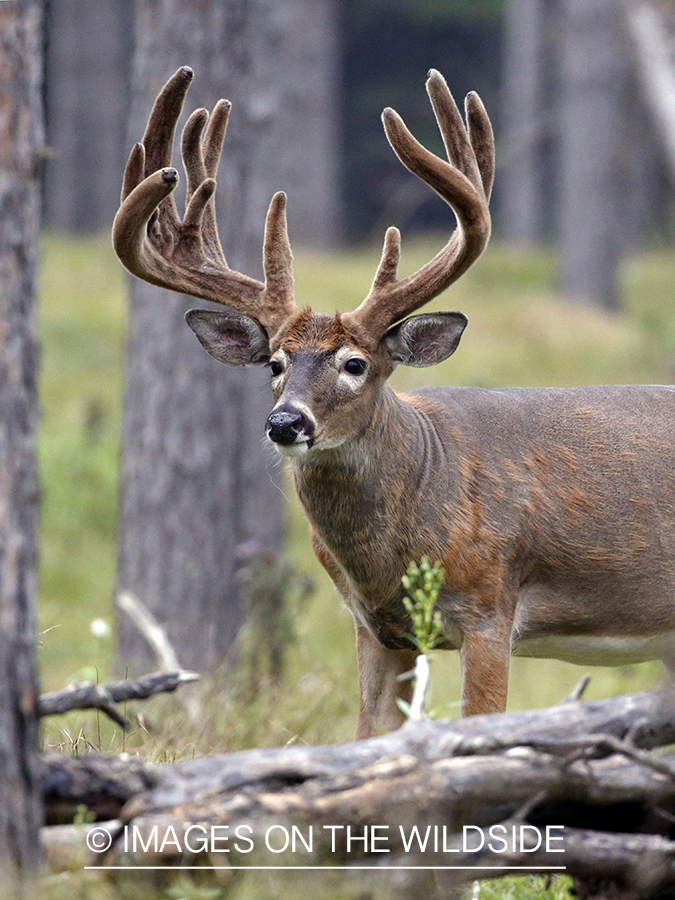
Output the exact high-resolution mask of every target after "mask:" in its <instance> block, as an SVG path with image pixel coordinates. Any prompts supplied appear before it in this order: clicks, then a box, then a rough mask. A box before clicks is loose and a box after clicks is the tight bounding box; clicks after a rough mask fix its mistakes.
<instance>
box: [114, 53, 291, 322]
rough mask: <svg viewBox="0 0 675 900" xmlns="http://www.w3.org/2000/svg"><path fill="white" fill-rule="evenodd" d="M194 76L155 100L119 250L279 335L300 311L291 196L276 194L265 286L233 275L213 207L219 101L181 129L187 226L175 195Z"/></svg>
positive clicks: (127, 260) (119, 219) (132, 173)
mask: <svg viewBox="0 0 675 900" xmlns="http://www.w3.org/2000/svg"><path fill="white" fill-rule="evenodd" d="M192 75H193V73H192V70H191V69H189V68H188V67H187V66H183V67H182V68H180V69H178V71H177V72H176V73H175V74H174V75H173V76H172V77H171V78H170V79H169V81H168V82H167V83H166V84H165V86H164V87H163V89H162V91H161V92H160V94H159V96H158V97H157V99H156V101H155V104H154V106H153V110H152V113H151V114H150V119H149V121H148V125H147V128H146V131H145V135H144V137H143V143H142V144H136V145H135V146H134V147H133V149H132V151H131V154H130V156H129V161H128V163H127V167H126V171H125V175H124V184H123V189H122V204H121V206H120V208H119V210H118V212H117V215H116V216H115V222H114V225H113V244H114V247H115V251H116V252H117V255H118V256H119V258H120V260H121V261H122V263H123V264H124V265H125V266H126V268H127V269H129V271H130V272H132V273H133V274H134V275H137V276H138V277H139V278H143V279H144V280H145V281H149V282H150V283H151V284H156V285H159V286H160V287H164V288H168V289H169V290H173V291H179V292H181V293H183V294H190V295H192V296H194V297H201V298H202V299H204V300H211V301H213V302H214V303H219V304H221V305H223V306H229V307H231V308H233V309H236V310H239V311H241V312H244V313H246V314H247V315H249V316H252V317H254V318H256V319H258V321H259V322H260V323H261V325H263V326H264V327H265V328H266V329H267V330H268V332H269V333H270V334H274V332H275V331H276V330H277V329H278V328H279V326H280V325H281V323H282V322H283V321H284V320H285V319H286V318H287V317H288V316H289V315H291V314H292V313H293V312H295V311H296V309H297V307H296V306H295V302H294V300H293V275H292V268H291V266H292V263H291V260H292V255H291V250H290V244H289V242H288V234H287V229H286V217H285V196H284V195H279V194H277V195H275V197H274V198H273V199H272V202H271V204H270V209H269V212H268V215H267V221H266V226H265V235H266V236H265V253H264V265H265V275H266V282H265V283H264V284H263V283H262V282H261V281H258V280H256V279H255V278H250V277H249V276H247V275H243V274H242V273H241V272H236V271H234V270H233V269H230V268H229V266H228V265H227V262H226V260H225V255H224V254H223V250H222V247H221V245H220V238H219V237H218V229H217V225H216V212H215V200H214V193H215V190H216V182H215V179H214V176H215V174H216V170H217V168H218V162H219V160H220V154H221V150H222V145H223V140H224V137H225V131H226V128H227V121H228V117H229V113H230V103H229V101H228V100H221V101H219V102H218V103H217V104H216V106H215V108H214V110H213V113H212V114H211V116H210V117H209V114H208V112H207V111H206V110H205V109H199V110H196V111H195V112H194V113H192V115H191V116H190V117H189V119H188V121H187V123H186V125H185V128H184V129H183V136H182V157H183V165H184V167H185V171H186V175H187V199H186V210H185V216H184V218H183V220H182V221H181V220H180V217H179V215H178V212H177V210H176V206H175V203H174V201H173V197H172V196H171V195H172V192H173V190H174V189H175V187H176V185H177V184H178V173H177V171H176V170H175V169H174V168H171V166H170V163H171V149H172V144H173V137H174V133H175V129H176V123H177V122H178V118H179V116H180V113H181V110H182V107H183V101H184V99H185V95H186V93H187V89H188V87H189V85H190V82H191V81H192ZM207 123H208V124H207ZM205 129H206V130H205ZM202 134H204V137H203V140H202Z"/></svg>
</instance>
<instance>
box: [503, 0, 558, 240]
mask: <svg viewBox="0 0 675 900" xmlns="http://www.w3.org/2000/svg"><path fill="white" fill-rule="evenodd" d="M545 5H546V4H545V0H511V2H510V3H508V5H507V10H506V38H505V60H504V70H505V71H504V123H503V133H504V137H505V143H506V152H505V155H504V160H505V161H504V162H503V164H502V165H503V174H502V178H501V181H502V185H501V188H500V191H501V194H502V197H503V200H502V214H503V220H504V234H505V236H506V237H507V238H508V239H509V240H510V241H514V242H516V243H520V244H526V245H527V244H535V243H537V242H538V241H541V238H542V227H543V190H544V186H543V179H544V168H543V165H544V161H543V137H544V132H545V129H546V127H547V117H548V114H547V112H546V109H545V100H544V81H545V71H546V59H545V53H544V49H545V43H546V41H545V34H546V29H545V24H544V16H545Z"/></svg>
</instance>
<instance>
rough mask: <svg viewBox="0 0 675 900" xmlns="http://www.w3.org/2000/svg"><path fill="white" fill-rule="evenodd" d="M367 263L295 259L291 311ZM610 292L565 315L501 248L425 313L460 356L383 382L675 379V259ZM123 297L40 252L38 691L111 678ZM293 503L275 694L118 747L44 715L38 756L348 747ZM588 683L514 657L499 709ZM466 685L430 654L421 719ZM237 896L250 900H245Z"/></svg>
mask: <svg viewBox="0 0 675 900" xmlns="http://www.w3.org/2000/svg"><path fill="white" fill-rule="evenodd" d="M439 243H440V242H438V241H436V242H434V241H432V240H426V239H425V240H420V241H417V242H415V241H413V242H411V243H410V244H409V245H408V244H406V248H405V251H404V261H403V267H402V268H403V271H404V272H405V271H409V270H411V269H412V268H416V267H417V266H419V265H420V263H421V262H423V261H425V260H426V259H427V258H429V255H430V253H431V252H434V251H435V250H436V249H437V248H438V245H439ZM378 254H379V248H369V249H366V250H361V251H358V252H350V253H344V254H336V255H327V254H319V253H316V252H307V251H305V252H300V251H298V252H297V254H296V255H297V259H296V275H297V286H298V302H299V303H300V304H301V305H305V304H306V305H310V306H312V307H314V308H315V309H322V310H326V311H329V312H332V311H334V310H335V309H343V310H344V309H349V308H353V307H354V306H356V305H357V304H358V303H359V302H360V300H361V299H362V297H363V296H364V295H365V293H366V292H367V290H368V287H369V284H370V280H371V278H372V275H373V272H374V268H375V265H376V261H377V258H378ZM621 281H622V294H623V305H624V310H625V312H624V313H623V314H622V315H609V314H606V313H603V312H601V311H598V310H595V309H591V308H588V307H585V306H583V305H575V304H572V303H570V302H567V301H565V300H563V299H562V298H561V297H560V296H559V295H557V294H556V291H555V279H554V271H553V263H552V258H551V255H550V254H548V253H546V252H543V251H542V252H524V251H520V250H519V251H516V250H514V249H513V248H509V247H506V246H501V245H499V244H497V243H495V244H493V245H492V246H491V248H490V249H489V250H488V252H487V253H486V255H485V256H484V258H483V259H481V261H480V262H479V263H478V264H477V265H476V266H475V267H474V268H473V269H472V270H471V271H470V272H469V273H468V274H467V275H466V276H465V277H464V278H462V279H461V281H460V282H458V284H457V285H455V286H454V287H453V288H452V289H451V291H450V292H449V293H448V294H447V295H446V297H445V298H444V299H442V300H438V301H435V302H434V303H433V304H432V306H431V308H436V309H441V308H445V309H459V310H462V311H463V312H465V313H466V314H467V315H468V316H469V320H470V323H469V328H468V329H467V332H466V334H465V336H464V338H463V341H462V344H461V346H460V348H459V350H458V352H457V353H456V354H455V356H453V357H452V358H451V359H450V360H448V361H447V362H446V363H443V364H442V365H440V366H437V367H436V368H433V369H423V370H417V369H399V370H398V371H397V372H396V373H395V376H394V379H393V382H394V384H395V386H396V387H397V388H398V389H401V390H405V389H410V388H414V387H417V386H421V385H433V384H458V385H468V384H476V385H481V386H486V387H491V386H504V385H560V386H562V385H577V384H600V383H631V382H636V383H640V382H647V383H649V382H651V383H654V382H665V383H668V382H672V381H674V380H675V366H674V363H673V361H674V360H675V292H674V291H673V288H672V285H673V284H675V259H674V258H673V254H672V252H671V251H669V250H663V251H652V252H649V253H645V254H642V255H640V256H636V257H634V258H631V259H629V260H627V261H626V263H625V265H624V267H623V270H622V274H621ZM124 285H125V279H124V275H123V273H122V270H121V267H120V266H119V264H118V263H117V261H116V260H115V258H114V257H113V254H112V250H111V249H110V247H109V244H108V240H107V239H106V238H88V239H77V240H75V239H69V238H64V237H63V236H57V235H49V236H47V237H46V238H45V242H44V254H43V268H42V306H41V336H42V347H43V362H42V373H41V398H42V400H41V402H42V408H43V419H42V427H41V435H40V451H39V455H40V467H41V473H42V482H43V507H42V545H41V546H42V561H41V572H40V580H41V608H40V622H41V627H42V629H53V630H49V631H47V632H46V633H45V634H44V635H43V636H42V641H43V644H44V646H43V647H42V648H41V649H40V651H39V663H40V668H41V677H42V681H43V686H44V688H45V689H55V688H57V687H60V686H62V685H63V684H65V683H66V682H67V681H69V680H72V679H73V678H82V677H93V678H100V680H105V679H106V678H107V677H108V676H109V672H110V662H111V656H112V650H113V645H112V639H109V638H96V637H95V636H94V635H93V634H92V633H91V630H90V624H91V622H92V620H93V619H96V618H103V619H105V620H106V621H108V622H110V623H112V622H113V620H114V613H113V593H114V586H115V520H116V504H117V492H118V467H117V462H118V442H119V426H120V417H121V409H122V393H123V351H124V333H125V319H126V305H125V299H124ZM196 352H197V351H196ZM286 493H287V495H288V496H289V498H290V503H289V513H288V516H289V519H288V525H289V527H288V553H289V555H290V556H291V558H292V559H293V560H294V561H295V563H296V565H297V567H298V568H299V569H300V570H302V571H306V572H309V573H311V574H312V575H313V577H314V579H315V581H316V583H317V591H316V593H315V595H314V596H313V598H312V600H311V602H309V604H308V605H307V606H306V607H305V609H304V610H303V612H302V614H301V615H300V616H299V618H298V620H297V622H296V626H295V627H296V638H297V639H296V643H295V644H294V647H293V651H292V653H291V655H290V663H289V670H288V674H287V677H286V680H285V684H284V685H283V686H282V687H281V688H277V689H276V690H274V691H272V690H270V691H268V692H264V693H263V694H262V695H261V696H260V697H258V698H257V699H256V700H255V701H253V702H247V703H246V704H245V705H244V704H243V703H242V700H241V698H240V697H239V696H238V695H237V693H236V692H234V691H232V690H226V689H224V688H223V686H222V682H221V683H218V684H217V685H216V686H212V687H211V689H210V691H208V692H207V693H206V695H205V696H204V698H203V703H204V715H203V718H202V724H201V726H200V727H198V728H197V727H191V726H190V727H186V725H185V714H184V712H183V710H182V708H181V707H180V705H179V704H177V703H176V701H175V700H168V699H162V698H157V699H155V700H153V701H150V702H148V703H146V704H144V705H143V706H142V707H141V709H142V713H143V717H144V718H143V723H142V725H140V724H139V725H137V726H136V727H135V729H134V733H133V734H132V735H130V736H128V737H126V738H122V736H121V735H120V734H119V731H118V730H115V729H114V728H113V727H111V726H109V725H108V724H107V722H103V721H101V720H100V718H99V717H97V716H96V714H94V713H83V714H78V715H72V716H69V717H63V718H55V719H52V720H50V721H49V722H48V723H47V724H46V725H45V728H44V743H45V745H47V746H61V747H63V748H64V749H66V750H70V751H74V750H76V751H83V750H85V749H86V748H87V747H88V746H100V747H103V749H112V750H115V751H117V750H120V749H122V748H124V749H126V750H130V751H137V752H141V753H143V754H144V755H147V756H149V757H151V758H153V759H156V760H160V761H161V760H176V759H184V758H189V757H191V756H193V755H195V754H203V753H211V752H218V751H224V750H237V749H241V748H244V747H251V746H255V745H261V746H270V745H275V744H284V743H286V742H289V741H291V742H292V741H302V742H307V743H315V742H328V741H342V740H348V739H350V738H351V735H352V733H353V727H354V721H355V718H356V710H357V704H358V698H357V687H356V662H355V654H354V647H353V629H352V624H351V621H350V617H349V615H348V613H347V612H346V611H345V610H344V609H343V607H342V605H341V603H340V600H339V598H338V596H337V594H336V592H335V590H334V589H333V587H332V585H331V583H330V580H329V579H328V576H327V575H326V574H325V573H324V572H323V570H322V569H321V567H320V566H319V565H318V563H317V561H316V559H315V558H314V556H313V554H312V552H311V549H310V547H309V541H308V538H307V528H306V524H305V522H304V519H303V515H302V512H301V510H300V509H299V506H298V503H297V501H296V500H295V498H294V496H293V492H292V488H291V487H290V485H289V488H288V490H287V491H286ZM54 626H58V627H54ZM583 672H584V670H582V669H579V668H577V667H575V666H572V665H567V664H564V663H560V662H556V661H548V660H546V661H545V660H514V664H513V669H512V675H511V682H510V695H509V706H510V708H511V709H519V708H529V707H536V706H546V705H550V704H552V703H557V702H559V701H560V700H561V699H562V698H563V697H565V696H566V694H568V693H569V691H570V690H571V689H572V688H573V687H574V685H575V684H576V683H577V682H578V680H579V678H580V677H581V675H582V674H583ZM659 677H660V668H659V666H657V665H651V664H645V665H642V666H632V667H625V668H622V669H614V670H612V669H597V670H594V671H593V679H592V682H591V686H590V688H589V690H588V692H587V696H588V697H589V698H594V697H602V696H607V695H609V694H615V693H621V692H630V691H636V690H640V689H643V688H645V687H648V686H651V685H653V684H654V683H655V682H656V681H657V680H658V678H659ZM459 687H460V678H459V666H458V659H457V654H453V653H445V654H443V653H436V654H435V660H434V668H433V695H432V700H431V706H432V707H433V708H434V709H435V710H436V711H437V714H438V715H439V716H455V715H457V714H458V708H457V698H458V697H459ZM542 884H543V882H542ZM499 885H501V887H500V886H499ZM509 885H511V886H510V887H509ZM514 885H515V887H514ZM527 886H529V887H527ZM531 886H532V882H530V881H524V882H522V886H521V887H518V886H517V881H516V880H515V879H512V880H510V881H509V882H507V883H502V882H495V883H492V884H486V885H485V886H484V888H483V890H482V893H481V897H483V898H492V897H500V898H505V897H510V896H514V897H515V896H518V897H527V896H537V897H546V896H549V897H558V896H563V895H565V889H563V887H562V886H555V885H554V887H552V889H551V892H550V893H549V894H548V895H547V894H545V893H544V892H543V887H541V885H540V886H537V887H536V888H533V889H532V890H533V891H534V893H530V894H528V893H527V891H529V890H530V889H531ZM242 890H243V889H242ZM509 891H511V893H509ZM54 896H56V895H54ZM97 896H98V895H97ZM101 896H103V895H102V894H101ZM181 896H183V894H181ZM185 896H186V897H187V896H191V895H189V894H188V893H187V892H186V893H185ZM195 896H197V895H196V894H195ZM209 896H214V897H215V896H216V894H213V895H209ZM236 896H237V897H239V896H241V898H242V900H244V898H245V897H248V896H249V894H247V893H246V892H244V893H241V895H240V894H237V895H236ZM336 896H338V894H337V893H336Z"/></svg>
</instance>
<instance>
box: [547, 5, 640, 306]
mask: <svg viewBox="0 0 675 900" xmlns="http://www.w3.org/2000/svg"><path fill="white" fill-rule="evenodd" d="M562 8H563V13H564V22H565V33H564V39H563V48H562V61H561V93H560V95H561V98H562V101H561V110H560V117H561V140H560V170H561V181H560V189H561V194H560V200H561V203H560V237H561V249H560V252H561V260H560V270H561V287H562V289H563V290H564V291H565V292H566V293H567V294H569V295H571V296H572V297H578V298H580V299H583V300H587V301H589V302H591V303H597V304H600V305H602V306H605V307H607V308H610V309H613V308H616V305H617V292H616V268H617V263H618V255H619V247H620V240H619V228H618V221H619V216H618V212H619V206H618V200H619V197H618V186H617V178H616V169H617V165H618V163H619V159H618V157H619V154H620V147H621V132H622V124H621V123H622V116H623V107H622V92H623V89H624V86H625V83H626V69H625V67H626V52H625V47H624V39H623V33H622V28H621V18H620V16H619V15H618V10H617V5H616V3H615V0H593V2H589V0H564V2H563V7H562Z"/></svg>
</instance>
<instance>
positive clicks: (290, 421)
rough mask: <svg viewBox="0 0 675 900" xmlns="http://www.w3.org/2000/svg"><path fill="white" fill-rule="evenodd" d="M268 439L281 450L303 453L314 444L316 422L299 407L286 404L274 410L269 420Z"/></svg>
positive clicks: (267, 427)
mask: <svg viewBox="0 0 675 900" xmlns="http://www.w3.org/2000/svg"><path fill="white" fill-rule="evenodd" d="M266 432H267V437H268V438H269V439H270V440H271V441H272V442H273V443H274V444H276V445H277V449H279V450H281V448H289V449H290V448H297V449H298V450H300V449H302V451H303V452H305V451H307V450H309V449H310V448H311V446H312V444H313V443H314V422H313V421H312V419H311V418H310V417H309V416H308V415H307V413H306V412H305V411H304V410H302V409H298V408H297V407H294V406H290V405H287V404H284V405H283V406H279V407H277V408H276V409H274V410H273V411H272V412H271V413H270V416H269V418H268V419H267V426H266Z"/></svg>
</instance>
